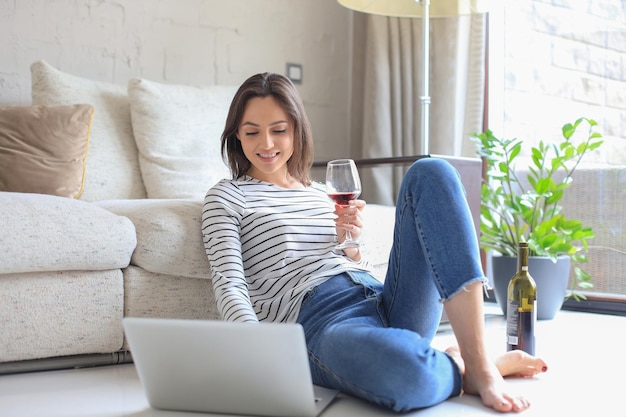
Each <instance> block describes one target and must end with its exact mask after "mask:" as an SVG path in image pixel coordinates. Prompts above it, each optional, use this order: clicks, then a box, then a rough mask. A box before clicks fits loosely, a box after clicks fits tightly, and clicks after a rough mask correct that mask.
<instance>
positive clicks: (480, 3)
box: [338, 0, 489, 17]
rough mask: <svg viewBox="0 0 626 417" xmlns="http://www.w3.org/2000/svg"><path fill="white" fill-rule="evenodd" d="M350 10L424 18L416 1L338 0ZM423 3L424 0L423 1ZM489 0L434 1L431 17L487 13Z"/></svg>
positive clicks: (431, 4)
mask: <svg viewBox="0 0 626 417" xmlns="http://www.w3.org/2000/svg"><path fill="white" fill-rule="evenodd" d="M338 1H339V4H341V5H342V6H344V7H347V8H348V9H352V10H356V11H358V12H363V13H368V14H379V15H383V16H393V17H422V10H423V8H422V7H421V6H420V4H419V1H416V0H338ZM422 1H423V0H422ZM488 3H489V0H432V1H431V2H430V12H429V13H430V17H448V16H458V15H464V14H472V13H486V12H487V11H488V10H489V7H488Z"/></svg>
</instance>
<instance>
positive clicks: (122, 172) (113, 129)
mask: <svg viewBox="0 0 626 417" xmlns="http://www.w3.org/2000/svg"><path fill="white" fill-rule="evenodd" d="M31 76H32V96H33V97H32V98H33V104H35V105H60V104H76V103H86V104H91V105H92V106H94V107H95V109H96V111H95V115H94V120H93V124H92V127H91V136H90V141H89V153H88V155H87V162H86V173H85V187H84V190H83V193H82V195H81V196H80V199H81V200H86V201H97V200H111V199H131V198H145V197H146V191H145V188H144V186H143V182H142V180H141V172H140V170H139V162H138V160H137V147H136V145H135V141H134V138H133V132H132V127H131V122H130V108H129V103H128V97H127V95H126V88H125V87H124V86H120V85H115V84H110V83H106V82H100V81H91V80H88V79H84V78H80V77H77V76H74V75H70V74H66V73H64V72H61V71H59V70H57V69H56V68H53V67H52V66H50V65H49V64H47V63H46V62H44V61H37V62H35V63H33V64H32V65H31Z"/></svg>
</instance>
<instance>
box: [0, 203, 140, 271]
mask: <svg viewBox="0 0 626 417" xmlns="http://www.w3.org/2000/svg"><path fill="white" fill-rule="evenodd" d="M0 219H2V236H3V237H2V239H0V265H2V273H4V274H8V273H23V272H37V271H71V270H74V271H76V270H84V271H96V270H109V269H119V268H123V267H125V266H127V265H128V264H129V263H130V257H131V254H132V253H133V250H134V249H135V246H136V243H137V241H136V235H135V228H134V226H133V224H132V223H131V222H130V220H128V219H127V218H124V217H121V216H117V215H115V214H113V213H111V212H109V211H107V210H105V209H103V208H101V207H98V206H96V205H94V204H92V203H88V202H85V201H80V200H72V199H69V198H64V197H57V196H51V195H44V194H26V193H9V192H0Z"/></svg>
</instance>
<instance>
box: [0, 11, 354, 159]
mask: <svg viewBox="0 0 626 417" xmlns="http://www.w3.org/2000/svg"><path fill="white" fill-rule="evenodd" d="M350 33H351V26H350V12H349V11H348V10H347V9H344V8H343V7H341V6H340V5H338V4H337V2H336V1H335V0H227V1H224V0H0V105H6V104H28V103H30V73H29V66H30V64H31V63H32V62H33V61H35V60H37V59H45V60H46V61H48V62H49V63H50V64H52V65H54V66H56V67H57V68H59V69H61V70H63V71H66V72H70V73H73V74H76V75H79V76H83V77H86V78H90V79H95V80H102V81H107V82H114V83H118V84H122V85H125V84H126V81H127V80H128V78H130V77H137V76H138V77H144V78H149V79H151V80H154V81H162V82H169V83H182V84H191V85H211V84H240V83H241V82H242V81H243V80H244V79H245V78H247V77H248V76H249V75H252V74H253V73H257V72H262V71H273V72H280V73H285V65H286V63H287V62H295V63H300V64H302V65H303V75H304V79H303V83H302V84H301V85H299V86H298V88H299V90H300V92H301V94H302V96H303V99H304V101H305V105H306V107H307V111H308V113H309V116H310V118H311V123H312V125H313V129H314V135H315V141H316V154H317V157H318V159H325V158H328V157H331V156H337V155H347V154H348V149H349V133H350V132H349V106H350V98H349V95H350V89H349V80H350V62H351V55H352V50H351V46H350V42H351V39H350Z"/></svg>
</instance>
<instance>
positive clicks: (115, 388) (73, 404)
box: [0, 310, 626, 417]
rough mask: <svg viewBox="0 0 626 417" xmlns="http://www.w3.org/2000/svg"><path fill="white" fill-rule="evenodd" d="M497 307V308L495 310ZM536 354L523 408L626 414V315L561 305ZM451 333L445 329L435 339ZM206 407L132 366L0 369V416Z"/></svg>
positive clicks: (524, 385) (86, 416) (353, 410)
mask: <svg viewBox="0 0 626 417" xmlns="http://www.w3.org/2000/svg"><path fill="white" fill-rule="evenodd" d="M494 311H495V310H494ZM487 322H488V332H489V340H490V343H491V346H492V349H493V353H494V354H497V353H502V352H503V351H504V322H503V319H502V317H501V316H497V315H494V316H490V317H488V319H487ZM536 336H537V353H538V354H539V355H541V356H542V357H544V358H545V360H546V361H547V362H548V365H549V370H548V372H547V373H546V374H543V375H541V376H540V377H536V378H533V379H522V380H519V379H517V380H510V381H509V382H510V384H511V386H512V388H513V389H515V390H516V391H517V392H519V393H521V394H524V395H525V396H526V397H527V398H529V399H530V400H531V402H532V404H533V405H532V406H531V408H530V409H529V410H527V411H526V412H524V413H523V414H522V415H523V416H525V417H530V416H541V417H551V416H597V417H613V416H616V417H626V401H625V400H626V384H625V383H624V377H625V376H626V359H625V356H624V346H626V317H614V316H605V315H593V314H582V313H573V312H567V311H561V312H559V313H558V315H557V317H556V318H555V319H554V320H551V321H540V322H538V325H537V331H536ZM451 340H452V336H451V335H450V333H449V332H448V331H444V332H441V334H440V335H438V336H437V338H436V340H435V342H434V343H435V345H436V346H437V347H440V348H445V347H446V346H447V345H448V344H449V343H450V342H451ZM201 415H205V414H197V413H176V412H166V411H158V410H153V409H151V408H150V407H149V406H148V403H147V401H146V399H145V396H144V394H143V391H142V388H141V384H140V382H139V380H138V378H137V374H136V372H135V369H134V367H133V365H115V366H106V367H98V368H88V369H75V370H64V371H49V372H41V373H27V374H16V375H5V376H0V416H1V417H31V416H33V417H50V416H63V417H72V416H77V417H78V416H80V417H96V416H98V417H105V416H106V417H114V416H115V417H122V416H126V417H147V416H162V417H174V416H177V417H183V416H184V417H195V416H201ZM406 415H407V416H419V417H432V416H440V417H444V416H446V417H447V416H450V417H451V416H463V417H474V416H493V415H498V413H495V412H492V411H490V410H488V409H486V408H484V407H483V406H482V405H481V403H480V401H479V400H478V398H477V397H474V396H467V395H466V396H463V397H460V398H453V399H451V400H448V401H446V402H444V403H443V404H440V405H438V406H436V407H432V408H429V409H425V410H420V411H416V412H413V413H409V414H406ZM322 416H323V417H334V416H346V417H347V416H350V417H356V416H363V417H368V416H397V414H395V413H392V412H387V411H384V410H381V409H379V408H375V407H372V406H370V405H368V404H366V403H365V402H362V401H359V400H356V399H353V398H349V397H345V396H340V397H338V398H337V399H335V401H334V402H333V403H332V404H331V406H330V408H328V409H327V410H326V411H325V412H324V413H323V415H322Z"/></svg>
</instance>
